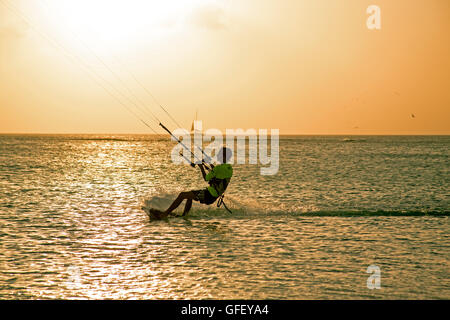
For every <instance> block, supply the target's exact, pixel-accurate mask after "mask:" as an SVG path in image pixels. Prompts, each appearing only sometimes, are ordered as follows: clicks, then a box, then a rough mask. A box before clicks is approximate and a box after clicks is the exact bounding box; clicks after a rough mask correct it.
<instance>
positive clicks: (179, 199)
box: [163, 191, 195, 217]
mask: <svg viewBox="0 0 450 320" xmlns="http://www.w3.org/2000/svg"><path fill="white" fill-rule="evenodd" d="M194 198H195V194H194V193H193V192H191V191H188V192H181V193H180V194H179V195H178V197H177V198H176V199H175V201H174V202H173V203H172V204H171V205H170V207H169V208H168V209H167V210H166V211H165V212H164V215H163V217H167V216H168V215H169V214H170V213H171V212H172V211H173V210H175V209H176V208H178V206H179V205H180V204H181V202H183V200H184V199H190V200H191V205H192V200H193V199H194Z"/></svg>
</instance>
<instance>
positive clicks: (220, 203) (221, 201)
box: [217, 193, 233, 213]
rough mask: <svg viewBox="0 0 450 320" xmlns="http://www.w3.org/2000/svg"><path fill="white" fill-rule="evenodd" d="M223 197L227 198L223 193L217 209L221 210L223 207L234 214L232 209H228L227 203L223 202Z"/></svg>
mask: <svg viewBox="0 0 450 320" xmlns="http://www.w3.org/2000/svg"><path fill="white" fill-rule="evenodd" d="M223 197H225V194H223V193H222V195H221V196H220V197H219V200H218V201H217V208H220V207H221V206H223V207H224V208H225V209H226V210H227V211H228V212H229V213H233V212H231V210H230V209H228V207H227V205H226V204H225V202H223Z"/></svg>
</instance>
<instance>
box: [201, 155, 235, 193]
mask: <svg viewBox="0 0 450 320" xmlns="http://www.w3.org/2000/svg"><path fill="white" fill-rule="evenodd" d="M232 176H233V167H232V166H231V165H230V164H228V163H223V164H219V165H218V166H215V167H214V168H213V169H212V170H211V171H210V172H209V173H208V174H207V175H206V177H205V180H206V181H208V182H209V184H210V186H209V187H208V191H209V193H211V195H212V196H214V197H219V196H221V195H222V194H223V193H224V192H225V190H226V188H227V186H228V183H230V180H231V177H232Z"/></svg>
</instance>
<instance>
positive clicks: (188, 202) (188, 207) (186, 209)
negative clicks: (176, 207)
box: [183, 199, 192, 216]
mask: <svg viewBox="0 0 450 320" xmlns="http://www.w3.org/2000/svg"><path fill="white" fill-rule="evenodd" d="M191 207H192V199H187V200H186V205H185V206H184V211H183V216H185V215H187V214H188V212H189V210H191Z"/></svg>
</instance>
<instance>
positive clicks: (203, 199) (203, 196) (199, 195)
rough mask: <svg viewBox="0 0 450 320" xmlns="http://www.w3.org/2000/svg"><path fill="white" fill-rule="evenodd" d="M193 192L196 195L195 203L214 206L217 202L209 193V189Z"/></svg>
mask: <svg viewBox="0 0 450 320" xmlns="http://www.w3.org/2000/svg"><path fill="white" fill-rule="evenodd" d="M191 192H192V193H193V194H195V198H194V201H198V202H200V203H204V204H213V203H214V202H215V201H216V200H217V198H216V197H214V196H213V195H212V194H211V193H209V191H208V189H202V190H192V191H191Z"/></svg>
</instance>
